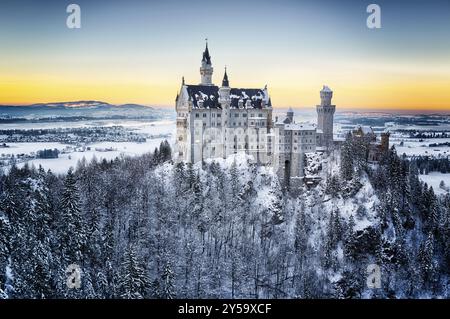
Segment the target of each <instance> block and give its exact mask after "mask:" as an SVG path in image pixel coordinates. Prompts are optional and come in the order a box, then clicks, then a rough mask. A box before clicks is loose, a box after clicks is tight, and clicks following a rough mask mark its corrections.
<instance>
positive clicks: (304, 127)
mask: <svg viewBox="0 0 450 319" xmlns="http://www.w3.org/2000/svg"><path fill="white" fill-rule="evenodd" d="M284 129H285V130H292V131H313V130H315V129H316V127H315V126H314V125H312V124H309V123H295V124H286V125H285V126H284Z"/></svg>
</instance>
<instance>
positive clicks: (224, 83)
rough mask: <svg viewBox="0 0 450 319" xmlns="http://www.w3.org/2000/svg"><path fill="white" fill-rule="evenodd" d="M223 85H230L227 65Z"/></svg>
mask: <svg viewBox="0 0 450 319" xmlns="http://www.w3.org/2000/svg"><path fill="white" fill-rule="evenodd" d="M222 86H225V87H229V86H230V82H229V81H228V74H227V67H226V66H225V74H224V75H223V80H222Z"/></svg>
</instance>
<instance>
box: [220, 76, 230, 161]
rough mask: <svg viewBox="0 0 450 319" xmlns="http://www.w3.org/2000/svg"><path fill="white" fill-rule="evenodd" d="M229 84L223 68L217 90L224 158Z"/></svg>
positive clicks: (228, 121)
mask: <svg viewBox="0 0 450 319" xmlns="http://www.w3.org/2000/svg"><path fill="white" fill-rule="evenodd" d="M230 92H231V88H230V82H229V81H228V74H227V68H225V74H224V75H223V80H222V86H221V87H220V88H219V104H220V106H221V108H222V138H223V143H222V145H223V157H224V158H226V156H227V155H228V154H227V152H228V151H229V150H228V149H227V146H228V145H227V142H231V141H227V127H228V126H229V125H230V119H229V117H230V106H231V97H230ZM230 151H231V150H230Z"/></svg>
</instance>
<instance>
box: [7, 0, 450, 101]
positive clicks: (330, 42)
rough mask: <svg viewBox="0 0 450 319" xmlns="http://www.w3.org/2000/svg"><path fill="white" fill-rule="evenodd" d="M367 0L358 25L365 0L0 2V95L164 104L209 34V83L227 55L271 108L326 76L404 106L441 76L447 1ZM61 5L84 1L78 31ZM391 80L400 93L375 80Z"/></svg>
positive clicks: (449, 53) (449, 46) (449, 13)
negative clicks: (266, 91) (371, 18)
mask: <svg viewBox="0 0 450 319" xmlns="http://www.w3.org/2000/svg"><path fill="white" fill-rule="evenodd" d="M373 2H375V3H377V4H379V5H380V7H381V9H382V29H380V30H370V29H368V28H367V27H366V19H367V16H368V13H366V7H367V5H368V4H370V3H372V2H371V1H350V0H340V1H331V0H320V1H317V0H316V1H309V0H308V1H300V0H297V1H287V0H281V1H264V0H262V1H234V0H230V1H211V0H210V1H177V0H164V1H138V0H130V1H119V0H100V1H92V0H90V1H85V0H74V1H72V2H70V1H57V0H53V1H29V0H27V1H20V0H19V1H10V0H6V1H5V0H2V1H1V3H0V41H1V43H2V50H1V53H0V54H1V55H2V57H3V58H2V59H1V62H0V69H3V72H2V73H3V74H1V75H0V92H2V90H1V89H2V87H3V89H4V90H3V93H0V103H3V102H5V103H6V102H11V103H12V102H16V103H27V102H37V101H44V100H54V99H55V98H64V97H67V99H73V98H77V97H79V98H96V96H91V95H92V94H93V93H95V92H99V94H98V98H102V99H105V98H108V96H111V98H110V99H111V100H112V102H114V101H119V100H120V101H123V102H125V101H127V102H139V103H145V104H158V105H170V103H172V100H173V96H174V95H175V94H176V90H177V89H178V86H179V82H180V78H181V76H182V75H184V76H185V77H186V80H187V81H188V82H191V83H196V82H198V81H199V75H198V67H199V62H200V59H201V52H202V50H203V48H204V39H205V38H206V37H207V38H208V39H209V43H210V49H211V54H212V58H213V65H214V67H215V70H216V72H215V82H216V83H219V82H220V78H221V75H222V72H223V71H222V70H223V67H224V66H225V65H228V68H229V73H230V81H231V82H232V85H237V86H246V85H247V86H264V85H265V84H266V83H267V84H268V85H269V88H271V87H272V88H273V92H272V94H273V95H274V97H275V100H278V101H279V102H280V106H287V105H293V106H308V105H311V104H312V103H314V99H317V96H316V95H317V94H316V93H317V92H316V91H317V90H318V86H320V85H321V84H322V83H323V84H329V85H331V86H332V87H335V88H337V89H340V90H341V92H343V93H346V96H345V97H344V95H340V97H339V94H338V95H337V98H338V99H340V100H339V101H340V102H341V103H343V104H345V105H347V106H355V107H356V106H363V105H362V103H364V100H365V96H367V95H369V96H371V100H372V102H373V99H374V98H375V97H376V96H377V95H381V96H380V103H379V104H380V105H379V106H380V107H394V106H398V107H402V106H405V107H406V106H407V105H406V104H407V103H409V102H408V101H410V98H409V99H408V98H406V95H408V92H411V94H413V93H414V92H415V91H416V90H417V87H423V86H421V85H420V83H419V82H420V81H419V82H417V83H416V82H414V83H411V78H412V77H416V78H417V79H419V78H423V80H424V81H426V82H425V86H426V89H427V90H428V91H426V92H423V94H421V95H420V96H418V97H417V98H416V99H415V100H417V99H419V100H420V99H422V102H421V103H422V104H423V103H425V101H426V100H427V99H430V97H433V96H435V93H436V92H440V91H441V87H443V86H445V85H446V84H448V82H447V80H448V76H447V77H446V76H445V73H446V72H447V71H448V70H450V58H449V57H450V40H449V39H450V38H449V32H450V2H449V1H437V0H435V1H420V0H411V1H394V0H391V1H373ZM70 3H77V4H79V5H80V6H81V11H82V28H81V29H80V30H70V29H68V28H67V27H66V25H65V21H66V18H67V15H68V14H67V13H66V6H67V5H68V4H70ZM19 79H21V80H20V81H19ZM403 79H405V81H403V82H402V80H403ZM429 79H437V82H438V83H437V84H436V86H433V87H429V86H430V85H429V84H427V83H430V81H429ZM13 82H14V85H13V84H12V83H13ZM366 82H367V83H366ZM102 83H104V86H102ZM389 83H391V84H390V85H391V86H397V85H398V87H399V92H400V93H399V94H401V95H402V96H403V98H401V99H399V100H398V99H397V100H394V98H395V92H393V91H392V90H389V89H387V91H386V89H383V87H384V86H387V84H389ZM2 84H3V85H2ZM121 87H122V88H123V94H122V95H120V94H119V93H120V92H117V90H118V89H119V88H121ZM352 87H353V88H354V92H356V91H357V90H362V91H361V94H360V95H358V94H356V95H355V93H354V92H352V91H350V90H351V88H352ZM146 88H147V89H146ZM8 90H9V91H10V92H11V93H8ZM371 90H372V91H371ZM373 90H374V92H373ZM383 90H384V91H383ZM55 91H56V92H57V94H55V93H53V95H52V92H55ZM435 91H436V92H435ZM5 92H6V93H5ZM347 92H349V93H347ZM383 92H384V95H383ZM427 92H428V93H427ZM108 94H109V95H108ZM299 94H302V96H304V98H298V95H299ZM365 94H366V95H365ZM88 95H89V96H88ZM445 97H447V96H445ZM391 100H392V103H389V101H391ZM372 102H371V103H369V104H370V106H376V103H372ZM405 103H406V104H405ZM433 103H437V102H433ZM389 104H391V105H389ZM438 104H439V103H438ZM433 105H434V104H433ZM436 106H438V107H440V108H442V107H446V106H445V105H441V104H439V105H437V104H436ZM411 107H415V108H416V107H420V105H411ZM424 107H426V106H425V105H424Z"/></svg>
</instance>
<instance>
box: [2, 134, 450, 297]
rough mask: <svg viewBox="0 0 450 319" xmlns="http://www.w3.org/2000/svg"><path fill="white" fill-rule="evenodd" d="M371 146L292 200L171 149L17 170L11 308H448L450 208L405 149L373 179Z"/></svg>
mask: <svg viewBox="0 0 450 319" xmlns="http://www.w3.org/2000/svg"><path fill="white" fill-rule="evenodd" d="M364 147H365V145H363V144H361V141H355V140H352V139H351V138H348V139H347V141H346V142H345V143H344V145H343V146H342V150H341V151H340V152H339V151H335V152H332V153H331V154H330V155H329V160H328V163H327V165H328V167H326V168H325V169H324V170H323V174H324V176H323V180H322V181H321V182H320V183H319V184H318V185H317V186H314V187H311V188H307V187H301V188H299V189H296V190H295V191H294V190H293V189H289V188H288V187H286V186H285V185H284V184H283V183H281V182H280V181H279V180H278V177H277V176H276V175H275V174H274V173H273V172H272V170H271V169H270V168H267V167H264V166H257V165H255V164H251V163H250V162H249V161H248V158H247V157H246V156H244V155H242V156H235V157H234V158H229V159H227V160H208V161H206V162H203V163H198V164H195V165H192V164H184V163H174V162H172V160H171V158H172V154H171V149H170V146H169V144H168V143H167V142H163V143H161V146H160V147H159V148H158V149H156V150H155V151H154V152H152V153H148V154H146V155H143V156H140V157H133V158H131V157H120V158H116V159H115V160H112V161H106V160H103V161H97V160H96V159H95V158H94V159H93V160H92V161H91V162H86V161H80V162H79V163H78V165H77V167H76V168H75V169H70V170H69V171H68V172H67V174H64V175H55V174H53V173H52V172H51V171H44V170H43V169H42V168H40V167H39V168H35V167H29V166H27V165H24V166H23V167H22V168H18V167H15V166H13V167H12V168H11V169H10V170H9V171H8V172H3V173H1V174H0V298H11V299H16V298H18V299H20V298H33V299H40V298H51V299H53V298H108V299H109V298H127V299H131V298H132V299H134V298H136V299H137V298H158V299H159V298H164V299H172V298H345V299H347V298H449V291H448V283H449V272H450V267H449V265H450V247H449V246H450V196H449V195H446V196H436V195H435V193H434V191H433V189H432V188H431V187H428V186H427V185H426V184H424V183H422V182H421V181H420V180H419V179H418V172H419V169H418V167H417V165H416V163H415V162H408V161H406V160H404V159H401V158H400V157H399V156H397V154H396V151H395V149H391V150H390V151H389V153H388V154H386V156H385V157H384V159H383V160H382V162H380V164H379V165H376V166H374V165H369V164H368V163H367V159H366V157H365V156H366V155H365V154H366V153H365V149H364ZM74 264H75V265H78V266H79V268H80V269H81V276H80V287H79V288H76V287H75V288H74V287H72V286H70V285H68V284H67V283H68V278H69V277H70V273H68V272H66V270H67V268H68V266H69V265H74ZM373 264H375V265H378V266H379V267H380V269H381V287H379V288H370V287H368V285H367V275H368V274H367V267H368V265H373Z"/></svg>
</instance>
